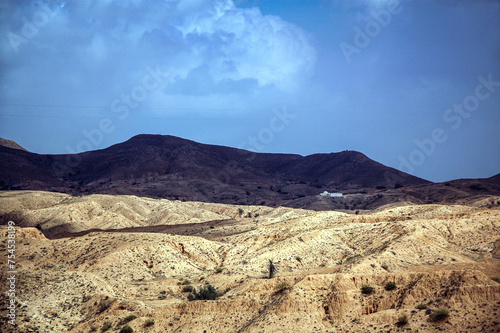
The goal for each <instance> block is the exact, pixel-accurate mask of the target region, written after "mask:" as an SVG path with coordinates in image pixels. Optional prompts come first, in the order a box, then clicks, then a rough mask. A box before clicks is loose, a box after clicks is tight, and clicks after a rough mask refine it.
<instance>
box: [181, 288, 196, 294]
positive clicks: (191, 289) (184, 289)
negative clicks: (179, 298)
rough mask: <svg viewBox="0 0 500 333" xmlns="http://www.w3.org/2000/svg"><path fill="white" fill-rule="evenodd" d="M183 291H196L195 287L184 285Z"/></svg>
mask: <svg viewBox="0 0 500 333" xmlns="http://www.w3.org/2000/svg"><path fill="white" fill-rule="evenodd" d="M182 291H183V292H185V293H192V292H193V291H194V287H193V286H184V287H183V288H182Z"/></svg>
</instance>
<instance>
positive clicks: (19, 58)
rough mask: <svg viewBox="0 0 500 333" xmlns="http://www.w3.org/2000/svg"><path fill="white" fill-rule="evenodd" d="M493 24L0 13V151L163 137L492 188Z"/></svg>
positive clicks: (470, 10) (423, 14)
mask: <svg viewBox="0 0 500 333" xmlns="http://www.w3.org/2000/svg"><path fill="white" fill-rule="evenodd" d="M499 14H500V1H496V0H475V1H470V0H434V1H426V0H420V1H419V0H413V1H407V0H401V1H397V0H350V1H342V0H337V1H327V0H318V1H298V0H295V1H293V0H291V1H274V0H273V1H269V0H268V1H259V0H248V1H245V0H234V1H233V0H206V1H202V0H120V1H119V0H106V1H105V0H100V1H93V0H82V1H65V0H58V1H55V0H51V1H48V0H46V1H19V0H8V1H3V2H2V4H1V5H0V36H1V41H0V49H1V53H0V66H1V67H0V74H1V76H0V137H3V138H7V139H11V140H15V141H17V142H18V143H19V144H21V145H22V146H24V147H25V148H27V149H29V150H31V151H33V152H37V153H50V154H59V153H68V152H79V151H83V150H89V149H92V150H93V149H102V148H105V147H108V146H110V145H112V144H115V143H118V142H122V141H125V140H127V139H129V138H130V137H131V136H133V135H136V134H141V133H151V134H170V135H176V136H180V137H183V138H187V139H191V140H194V141H199V142H203V143H210V144H219V145H225V146H233V147H243V148H246V149H250V150H254V151H259V152H282V153H297V154H301V155H309V154H313V153H329V152H338V151H342V150H346V149H347V150H358V151H361V152H363V153H364V154H366V155H367V156H368V157H370V158H372V159H374V160H376V161H378V162H381V163H383V164H386V165H389V166H392V167H395V168H398V169H401V170H403V171H405V172H410V173H411V174H413V175H416V176H419V177H422V178H425V179H428V180H432V181H446V180H451V179H457V178H479V177H490V176H492V175H494V174H497V173H499V172H500V153H499V151H500V149H499V147H500V132H499V125H500V20H498V17H499Z"/></svg>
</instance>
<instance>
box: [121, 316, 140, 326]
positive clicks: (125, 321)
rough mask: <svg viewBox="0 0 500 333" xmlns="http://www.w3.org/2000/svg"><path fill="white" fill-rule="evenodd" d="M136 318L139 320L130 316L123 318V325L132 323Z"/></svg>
mask: <svg viewBox="0 0 500 333" xmlns="http://www.w3.org/2000/svg"><path fill="white" fill-rule="evenodd" d="M135 318H137V316H136V315H129V316H126V317H125V318H123V323H124V324H126V323H129V322H131V321H132V320H134V319H135Z"/></svg>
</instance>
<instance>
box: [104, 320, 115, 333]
mask: <svg viewBox="0 0 500 333" xmlns="http://www.w3.org/2000/svg"><path fill="white" fill-rule="evenodd" d="M111 326H113V323H112V322H110V321H105V322H104V323H103V324H102V327H101V332H106V331H107V330H109V329H110V328H111Z"/></svg>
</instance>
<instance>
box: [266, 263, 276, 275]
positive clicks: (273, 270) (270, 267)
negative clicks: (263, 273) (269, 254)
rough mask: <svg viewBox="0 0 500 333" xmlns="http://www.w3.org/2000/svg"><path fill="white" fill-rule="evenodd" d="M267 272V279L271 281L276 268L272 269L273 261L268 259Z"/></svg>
mask: <svg viewBox="0 0 500 333" xmlns="http://www.w3.org/2000/svg"><path fill="white" fill-rule="evenodd" d="M267 271H268V273H269V274H268V278H269V279H272V278H273V277H275V276H276V267H274V264H273V261H272V260H271V259H269V265H268V268H267Z"/></svg>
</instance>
